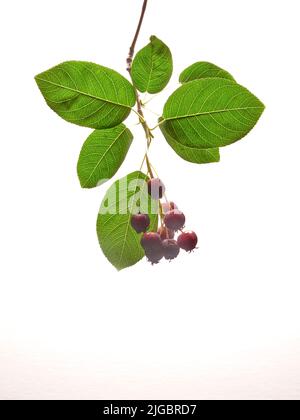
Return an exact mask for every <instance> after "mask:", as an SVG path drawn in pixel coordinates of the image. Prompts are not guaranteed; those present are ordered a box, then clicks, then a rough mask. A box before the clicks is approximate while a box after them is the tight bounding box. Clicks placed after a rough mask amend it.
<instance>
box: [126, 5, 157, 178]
mask: <svg viewBox="0 0 300 420" xmlns="http://www.w3.org/2000/svg"><path fill="white" fill-rule="evenodd" d="M147 3H148V0H144V3H143V7H142V12H141V16H140V20H139V23H138V26H137V29H136V32H135V35H134V38H133V41H132V44H131V46H130V48H129V54H128V57H127V71H128V73H129V74H130V78H131V80H132V77H131V65H132V60H133V56H134V50H135V46H136V43H137V40H138V37H139V34H140V30H141V27H142V23H143V20H144V16H145V12H146V8H147ZM135 96H136V103H137V112H138V115H139V118H140V123H141V124H142V127H143V129H144V131H145V135H146V139H147V148H149V146H150V144H151V141H152V139H153V134H152V133H151V130H150V128H149V126H148V124H147V122H146V120H145V117H144V113H143V108H142V101H141V98H140V96H139V93H138V91H137V89H136V88H135ZM146 164H147V168H148V172H149V175H150V177H151V178H154V177H153V173H152V169H151V165H150V161H149V158H148V155H147V154H146Z"/></svg>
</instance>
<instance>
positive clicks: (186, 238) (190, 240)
mask: <svg viewBox="0 0 300 420" xmlns="http://www.w3.org/2000/svg"><path fill="white" fill-rule="evenodd" d="M177 243H178V245H179V246H180V248H182V249H184V250H185V251H187V252H191V251H193V249H195V248H196V246H197V243H198V238H197V235H196V233H195V232H192V231H187V232H183V233H181V234H180V235H179V236H178V238H177Z"/></svg>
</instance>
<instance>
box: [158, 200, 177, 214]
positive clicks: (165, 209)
mask: <svg viewBox="0 0 300 420" xmlns="http://www.w3.org/2000/svg"><path fill="white" fill-rule="evenodd" d="M176 209H178V207H177V206H176V204H175V203H174V202H173V201H170V202H168V203H163V204H162V211H163V213H164V214H166V213H168V211H170V210H176Z"/></svg>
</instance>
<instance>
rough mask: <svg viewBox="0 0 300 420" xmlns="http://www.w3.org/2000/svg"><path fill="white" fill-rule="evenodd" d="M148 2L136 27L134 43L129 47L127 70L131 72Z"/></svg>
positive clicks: (145, 0)
mask: <svg viewBox="0 0 300 420" xmlns="http://www.w3.org/2000/svg"><path fill="white" fill-rule="evenodd" d="M147 3H148V0H144V3H143V7H142V12H141V16H140V20H139V23H138V26H137V28H136V32H135V35H134V38H133V41H132V44H131V46H130V48H129V54H128V57H127V70H128V71H129V73H130V72H131V64H132V60H133V56H134V50H135V45H136V42H137V40H138V37H139V34H140V30H141V27H142V23H143V20H144V16H145V12H146V9H147Z"/></svg>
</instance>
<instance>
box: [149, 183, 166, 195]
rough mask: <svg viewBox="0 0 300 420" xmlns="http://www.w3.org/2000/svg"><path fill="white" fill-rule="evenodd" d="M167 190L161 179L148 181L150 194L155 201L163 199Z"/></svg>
mask: <svg viewBox="0 0 300 420" xmlns="http://www.w3.org/2000/svg"><path fill="white" fill-rule="evenodd" d="M165 190H166V188H165V186H164V184H163V183H162V181H161V180H160V179H159V178H153V179H150V180H149V181H148V193H149V194H150V195H151V197H152V198H153V199H154V200H159V199H160V198H162V197H163V195H164V192H165Z"/></svg>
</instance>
